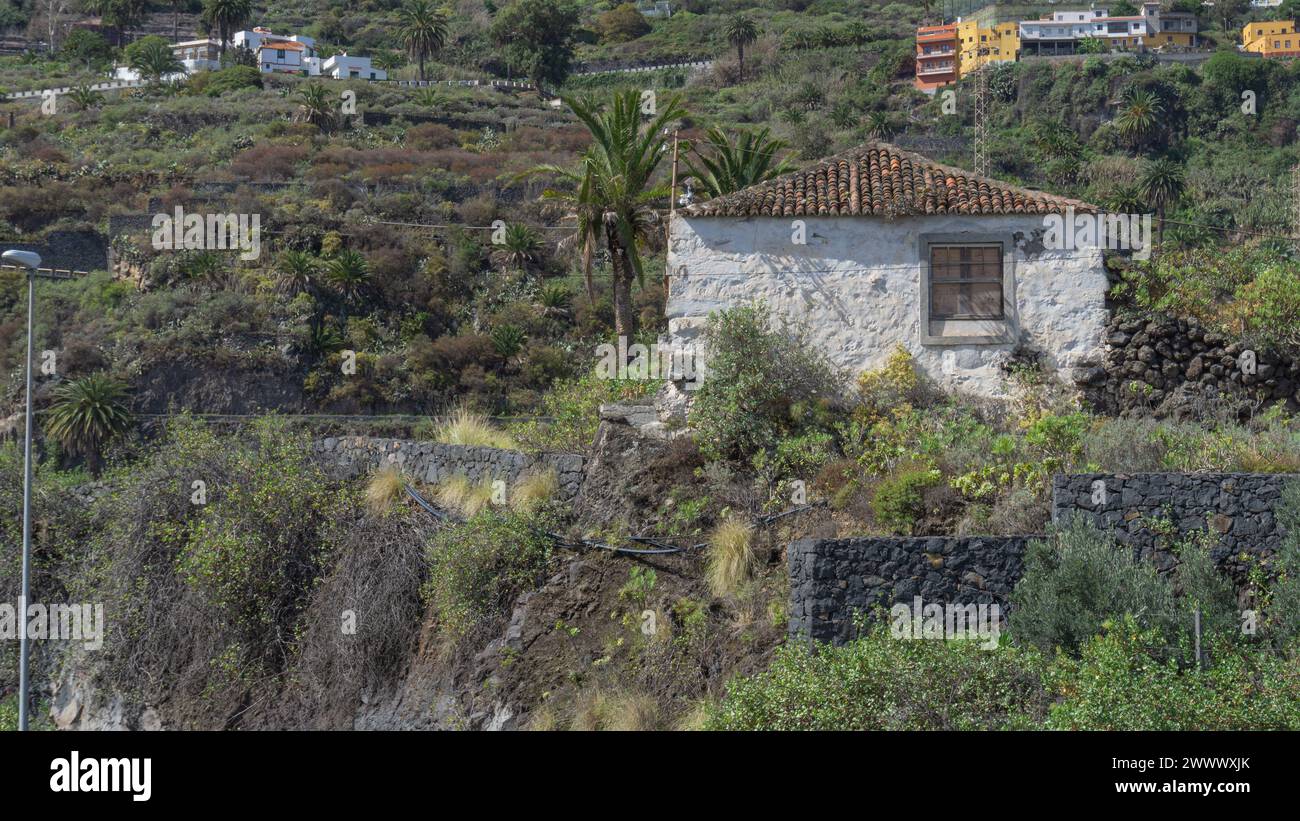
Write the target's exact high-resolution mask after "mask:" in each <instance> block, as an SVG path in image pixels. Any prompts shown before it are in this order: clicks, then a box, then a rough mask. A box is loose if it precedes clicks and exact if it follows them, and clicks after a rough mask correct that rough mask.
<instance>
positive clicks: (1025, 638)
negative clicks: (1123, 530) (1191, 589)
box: [1010, 517, 1175, 654]
mask: <svg viewBox="0 0 1300 821" xmlns="http://www.w3.org/2000/svg"><path fill="white" fill-rule="evenodd" d="M1011 605H1012V608H1013V609H1012V611H1011V615H1010V631H1011V634H1012V635H1013V636H1014V637H1015V638H1016V639H1017V640H1018V641H1019V642H1021V643H1022V644H1029V645H1034V646H1036V647H1039V648H1040V649H1042V650H1046V651H1051V650H1053V649H1056V648H1060V649H1062V650H1064V651H1066V652H1067V653H1074V654H1077V653H1078V652H1079V650H1080V649H1081V648H1082V647H1083V645H1084V643H1085V642H1086V641H1087V640H1088V639H1090V638H1092V637H1093V636H1095V635H1097V634H1098V632H1099V631H1100V630H1101V626H1102V624H1103V623H1105V622H1106V621H1108V620H1110V619H1115V618H1120V617H1123V616H1124V615H1125V614H1132V615H1134V616H1135V617H1136V618H1137V619H1138V623H1139V624H1140V625H1141V626H1142V627H1143V628H1144V629H1145V628H1158V629H1160V630H1161V631H1162V632H1163V633H1164V634H1165V635H1167V636H1169V635H1172V630H1173V625H1174V621H1175V616H1174V612H1173V609H1174V608H1173V594H1172V592H1171V590H1170V588H1169V583H1168V582H1167V581H1165V580H1164V579H1162V578H1160V577H1159V576H1158V575H1157V574H1156V570H1155V567H1154V565H1152V564H1150V563H1149V562H1143V561H1139V560H1137V559H1135V558H1134V556H1133V551H1132V549H1131V548H1129V547H1126V546H1121V545H1118V544H1116V542H1115V540H1114V539H1113V538H1111V537H1110V536H1109V535H1107V534H1105V533H1103V532H1101V531H1099V530H1097V529H1096V528H1094V527H1092V526H1091V525H1090V524H1087V523H1086V522H1085V521H1084V520H1083V519H1082V518H1081V517H1080V518H1075V519H1073V520H1072V521H1070V522H1068V523H1066V525H1065V526H1064V527H1062V528H1060V529H1059V530H1057V531H1056V532H1055V533H1054V534H1052V535H1050V536H1049V537H1048V538H1046V539H1036V540H1034V541H1032V542H1030V544H1029V549H1028V550H1027V551H1026V553H1025V572H1024V576H1023V577H1022V578H1021V579H1020V581H1019V583H1017V584H1016V587H1015V590H1013V591H1012V593H1011Z"/></svg>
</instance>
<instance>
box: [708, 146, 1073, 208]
mask: <svg viewBox="0 0 1300 821" xmlns="http://www.w3.org/2000/svg"><path fill="white" fill-rule="evenodd" d="M1069 207H1073V208H1074V210H1075V212H1076V213H1080V214H1091V213H1096V212H1097V208H1096V206H1093V205H1090V204H1088V203H1086V202H1081V201H1079V200H1072V199H1068V198H1066V197H1058V196H1055V195H1052V194H1044V193H1043V192H1041V191H1031V190H1030V189H1028V188H1020V187H1019V186H1015V185H1010V184H1008V183H1004V182H999V181H997V180H992V179H989V178H987V177H979V176H976V175H975V174H973V173H971V172H970V171H964V170H962V169H960V168H953V167H951V166H947V165H940V164H939V163H936V162H933V161H932V160H928V159H926V158H925V157H922V156H920V155H919V154H913V153H911V152H910V151H904V150H902V149H900V148H897V147H895V146H893V145H890V144H888V143H884V142H875V141H873V142H868V143H865V144H863V145H860V146H858V147H857V148H853V149H850V150H848V151H845V152H843V153H841V154H837V155H835V156H833V157H828V158H826V159H824V160H821V161H819V162H817V163H816V164H814V165H811V166H809V167H808V168H804V169H802V170H799V171H794V172H791V173H789V174H784V175H782V176H780V177H776V178H775V179H771V180H768V181H767V182H762V183H759V184H758V185H751V186H750V187H749V188H745V189H742V190H740V191H736V192H734V193H731V194H726V195H723V196H721V197H715V198H713V199H711V200H706V201H704V202H700V203H696V204H694V205H691V206H688V207H687V208H685V209H683V213H684V214H685V215H686V216H691V217H815V216H831V217H836V216H838V217H857V216H861V217H906V216H919V215H923V214H1057V213H1063V212H1064V211H1065V209H1066V208H1069Z"/></svg>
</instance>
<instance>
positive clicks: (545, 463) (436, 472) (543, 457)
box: [313, 436, 584, 501]
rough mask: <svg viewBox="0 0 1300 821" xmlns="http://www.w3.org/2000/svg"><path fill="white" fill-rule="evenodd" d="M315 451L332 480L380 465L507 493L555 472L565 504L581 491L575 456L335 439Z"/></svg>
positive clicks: (362, 438) (425, 477) (316, 446)
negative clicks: (492, 483)
mask: <svg viewBox="0 0 1300 821" xmlns="http://www.w3.org/2000/svg"><path fill="white" fill-rule="evenodd" d="M313 450H314V451H315V453H316V454H317V456H318V458H320V459H321V460H322V461H323V462H324V464H325V470H326V472H327V473H328V474H330V475H331V476H334V477H336V478H340V479H353V478H357V477H359V476H364V475H365V474H367V473H369V472H371V471H372V470H374V469H375V468H377V467H379V466H380V465H381V464H387V463H393V464H396V465H399V466H400V467H401V469H402V471H403V472H404V473H406V474H407V475H408V476H410V477H411V478H413V479H416V480H417V481H420V482H426V483H428V484H436V483H438V482H441V481H443V480H445V479H449V478H451V477H452V476H457V475H463V476H466V477H468V478H469V479H470V480H471V481H473V482H478V481H480V480H482V479H501V480H504V481H505V483H506V487H507V488H509V487H510V486H511V485H512V484H514V482H515V481H516V480H517V479H520V478H522V477H524V476H527V475H528V474H530V473H536V472H539V471H542V470H546V469H547V468H554V469H555V472H556V474H557V475H558V477H559V480H560V492H559V496H560V498H561V499H563V500H565V501H568V500H570V499H572V498H573V497H574V496H576V495H577V493H578V489H579V488H580V487H581V486H582V470H583V461H584V460H583V457H582V456H581V455H579V454H575V453H543V454H540V455H537V456H531V455H529V454H526V453H520V452H519V451H514V450H501V449H499V448H487V447H468V446H466V445H443V444H438V443H436V442H411V441H407V440H402V439H376V438H371V437H367V436H338V437H335V436H331V437H328V438H326V439H318V440H316V441H315V442H314V443H313Z"/></svg>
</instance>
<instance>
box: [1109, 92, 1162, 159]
mask: <svg viewBox="0 0 1300 821" xmlns="http://www.w3.org/2000/svg"><path fill="white" fill-rule="evenodd" d="M1122 105H1123V108H1121V109H1120V112H1119V116H1118V117H1116V118H1115V127H1116V128H1117V129H1118V130H1119V133H1120V135H1121V136H1123V137H1124V138H1125V139H1127V140H1128V141H1129V143H1130V144H1131V145H1132V146H1133V147H1134V148H1135V149H1136V148H1139V147H1141V146H1142V145H1144V144H1145V143H1146V142H1147V141H1148V140H1149V139H1150V138H1151V137H1152V136H1154V135H1155V133H1156V132H1157V131H1159V128H1160V117H1161V115H1162V114H1163V113H1164V110H1165V107H1164V105H1163V104H1162V103H1161V102H1160V98H1159V97H1157V96H1156V95H1155V94H1153V93H1152V92H1150V91H1146V90H1142V89H1130V90H1129V91H1127V92H1125V94H1124V97H1123V103H1122Z"/></svg>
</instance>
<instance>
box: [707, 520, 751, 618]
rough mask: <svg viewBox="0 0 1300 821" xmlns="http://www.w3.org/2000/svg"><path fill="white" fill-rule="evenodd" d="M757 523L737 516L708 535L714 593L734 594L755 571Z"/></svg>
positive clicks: (721, 596)
mask: <svg viewBox="0 0 1300 821" xmlns="http://www.w3.org/2000/svg"><path fill="white" fill-rule="evenodd" d="M753 541H754V526H753V525H752V524H750V523H749V522H747V521H745V520H743V519H739V518H736V517H734V516H733V517H731V518H728V519H727V520H726V521H724V522H722V523H721V524H720V525H718V526H717V527H716V528H714V530H713V533H711V534H710V535H709V549H708V550H709V553H708V567H707V570H706V571H705V572H706V575H707V577H708V582H709V589H710V590H711V591H712V592H713V595H715V596H717V597H719V598H724V597H727V596H734V595H736V594H737V593H738V592H739V591H740V588H741V586H742V585H743V584H744V583H745V582H747V581H749V579H750V577H751V576H752V575H753V572H754V550H753Z"/></svg>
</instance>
